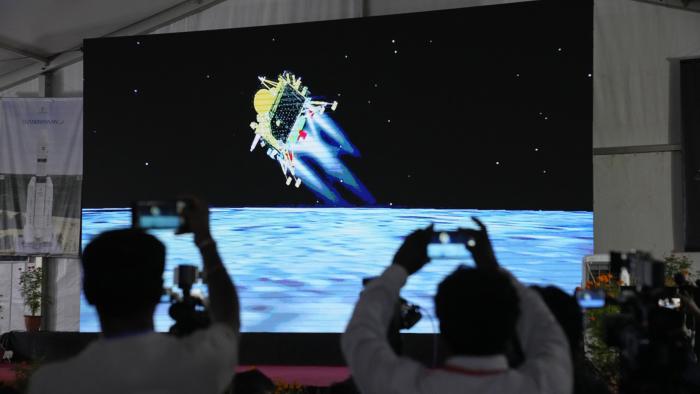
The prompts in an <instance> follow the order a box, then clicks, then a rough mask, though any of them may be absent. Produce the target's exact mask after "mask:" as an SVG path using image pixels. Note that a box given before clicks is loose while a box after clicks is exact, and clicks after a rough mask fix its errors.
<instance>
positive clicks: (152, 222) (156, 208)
mask: <svg viewBox="0 0 700 394" xmlns="http://www.w3.org/2000/svg"><path fill="white" fill-rule="evenodd" d="M186 207H187V200H159V201H134V202H133V203H132V204H131V225H132V227H134V228H140V229H143V230H169V229H172V230H174V231H175V232H176V233H177V234H182V233H187V232H190V229H189V225H188V223H187V220H185V217H184V215H183V212H184V210H185V209H186Z"/></svg>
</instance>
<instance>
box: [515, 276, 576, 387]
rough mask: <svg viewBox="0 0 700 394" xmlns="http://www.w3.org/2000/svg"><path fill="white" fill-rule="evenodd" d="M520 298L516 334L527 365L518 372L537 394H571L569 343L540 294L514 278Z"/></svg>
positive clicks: (571, 369) (572, 384) (572, 383)
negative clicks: (535, 389) (528, 381)
mask: <svg viewBox="0 0 700 394" xmlns="http://www.w3.org/2000/svg"><path fill="white" fill-rule="evenodd" d="M513 286H515V289H516V291H517V292H518V297H520V319H518V325H517V331H518V339H519V340H520V345H521V347H522V349H523V353H524V355H525V362H524V363H523V365H521V366H520V367H519V368H518V369H517V371H518V372H519V373H522V374H523V375H524V376H525V378H526V379H528V380H530V381H531V382H532V383H533V384H534V386H535V387H536V388H537V392H538V393H571V392H572V391H573V386H574V381H573V365H572V362H571V354H570V349H569V342H568V340H567V339H566V336H565V335H564V331H563V330H562V329H561V327H560V326H559V323H557V321H556V319H555V318H554V316H553V315H552V313H551V312H550V310H549V308H548V307H547V305H546V304H545V303H544V301H542V298H541V297H540V295H539V294H538V293H537V292H535V291H534V290H532V289H529V288H527V287H525V286H523V284H521V283H520V282H518V281H517V280H516V279H515V278H513Z"/></svg>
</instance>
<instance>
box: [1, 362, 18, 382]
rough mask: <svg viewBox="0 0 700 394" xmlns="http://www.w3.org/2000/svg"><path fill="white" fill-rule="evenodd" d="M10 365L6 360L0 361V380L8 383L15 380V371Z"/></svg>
mask: <svg viewBox="0 0 700 394" xmlns="http://www.w3.org/2000/svg"><path fill="white" fill-rule="evenodd" d="M12 365H13V364H10V363H7V362H2V363H0V382H3V383H8V384H9V383H13V382H14V381H15V371H14V369H13V368H12Z"/></svg>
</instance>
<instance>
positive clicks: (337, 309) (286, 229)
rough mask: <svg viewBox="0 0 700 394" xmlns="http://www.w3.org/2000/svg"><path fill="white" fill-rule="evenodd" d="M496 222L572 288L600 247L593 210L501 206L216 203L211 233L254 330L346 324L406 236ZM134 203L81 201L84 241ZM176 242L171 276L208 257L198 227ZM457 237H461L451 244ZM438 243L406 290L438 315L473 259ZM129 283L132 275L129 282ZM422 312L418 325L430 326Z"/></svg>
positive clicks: (161, 312) (163, 315) (534, 280)
mask: <svg viewBox="0 0 700 394" xmlns="http://www.w3.org/2000/svg"><path fill="white" fill-rule="evenodd" d="M471 216H478V217H479V218H481V219H482V220H483V221H484V222H485V223H486V224H487V225H488V228H489V232H490V235H491V238H492V240H493V244H494V247H495V249H496V253H497V256H498V258H499V260H500V262H501V263H502V264H503V265H504V266H505V267H507V268H508V269H509V270H511V272H513V274H515V275H516V276H517V277H518V278H519V279H520V280H522V281H524V282H526V283H528V284H541V285H555V286H558V287H560V288H562V289H564V290H565V291H567V292H572V291H573V290H574V288H575V287H576V286H578V285H579V284H580V282H581V261H582V259H583V257H584V256H585V255H588V254H591V253H592V252H593V214H592V213H591V212H567V211H497V210H453V209H387V208H215V209H212V213H211V225H212V232H213V235H214V237H215V239H216V241H217V243H218V245H219V251H220V253H221V255H222V258H223V260H224V262H225V264H226V267H227V269H228V271H229V273H231V275H232V277H233V278H234V279H235V282H236V285H237V287H238V291H239V294H240V299H241V314H242V324H243V330H244V331H246V332H309V333H319V332H342V331H343V330H344V329H345V325H346V324H347V321H348V319H349V316H350V313H351V311H352V308H353V306H354V304H355V301H356V300H357V295H358V294H359V292H360V291H361V288H362V278H363V277H367V276H374V275H379V274H380V273H381V272H382V270H383V269H384V268H385V267H386V266H387V265H388V264H389V263H390V262H391V259H392V256H393V254H394V252H395V251H396V249H397V248H398V247H399V246H400V244H401V242H402V240H403V237H404V236H405V235H406V234H408V233H410V232H411V231H413V230H415V229H417V228H420V227H425V226H427V225H428V224H430V223H435V224H436V226H437V227H438V228H441V229H456V228H457V227H460V226H461V227H473V223H472V221H471V219H470V217H471ZM130 223H131V214H130V211H129V210H128V209H85V210H83V233H82V244H83V247H84V246H85V245H86V244H87V243H88V242H89V241H90V240H91V239H92V238H93V237H95V236H96V235H97V234H99V233H100V232H102V231H105V230H109V229H115V228H124V227H128V226H129V225H130ZM154 233H155V234H156V236H158V237H159V238H160V239H161V240H162V241H163V242H164V243H165V244H166V245H167V248H168V256H167V267H166V273H165V283H166V285H170V284H171V283H172V270H173V268H174V267H175V266H177V265H178V264H200V258H199V256H198V252H197V249H196V248H195V247H194V245H193V243H192V238H191V235H189V236H188V235H180V236H175V235H174V234H172V232H171V231H157V232H154ZM452 246H454V245H452ZM438 249H439V250H435V249H431V251H430V252H431V253H432V254H433V255H435V256H441V255H443V254H444V255H446V258H436V260H435V261H433V262H431V263H430V264H428V265H427V266H426V267H425V268H424V269H422V270H421V271H420V272H419V273H418V274H416V275H414V276H412V277H411V278H410V280H409V281H408V284H407V285H406V287H405V288H404V289H403V291H402V296H403V297H404V298H406V299H407V300H409V301H410V302H412V303H417V304H419V305H420V306H422V307H423V308H425V309H426V310H427V311H428V312H430V313H431V314H432V310H433V301H432V298H433V295H434V292H435V289H436V286H437V284H438V283H439V282H440V280H441V279H442V278H443V277H444V276H445V275H447V274H449V273H450V272H451V271H452V270H454V269H455V268H456V267H457V265H458V264H460V263H462V262H464V263H466V264H467V265H469V264H471V258H470V256H468V254H467V253H466V250H464V248H461V249H459V248H458V249H456V250H455V249H454V248H452V249H450V248H449V247H445V248H438ZM125 287H126V288H128V282H125ZM168 306H169V305H168V303H167V300H165V299H164V300H163V303H162V304H160V306H159V307H158V308H157V311H156V328H157V329H158V330H160V331H167V329H168V327H169V326H170V325H171V324H172V320H171V319H170V318H169V317H168V315H167V309H168ZM436 324H437V323H436V322H434V321H433V320H431V319H430V318H428V317H427V316H426V317H424V318H423V319H422V320H421V321H420V322H419V323H418V324H417V325H416V326H415V327H414V328H413V329H412V330H410V331H409V332H411V333H432V332H434V330H435V326H434V325H436ZM80 330H81V331H98V330H99V325H98V320H97V316H96V314H95V311H94V310H93V309H92V308H90V306H89V305H87V303H85V302H84V300H83V302H82V305H81V316H80Z"/></svg>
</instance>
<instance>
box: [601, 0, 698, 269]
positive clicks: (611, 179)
mask: <svg viewBox="0 0 700 394" xmlns="http://www.w3.org/2000/svg"><path fill="white" fill-rule="evenodd" d="M593 47H594V48H593V53H594V55H593V61H594V67H593V70H594V76H593V77H594V78H593V94H594V99H593V108H594V109H593V146H594V148H611V147H612V148H619V149H612V151H613V152H614V151H615V150H617V151H618V152H619V153H620V154H601V152H602V150H601V149H595V152H598V153H597V154H596V155H595V156H594V159H593V162H594V167H593V177H594V234H595V235H594V236H595V250H596V252H597V253H605V252H608V251H609V250H627V249H639V250H648V251H650V252H652V253H653V254H654V255H655V256H656V257H659V258H661V257H663V256H665V255H667V254H669V253H671V252H678V251H682V248H683V244H682V232H683V210H682V209H683V208H682V206H683V195H682V193H683V190H682V183H683V178H682V177H683V172H682V163H681V152H680V151H679V150H678V149H679V146H680V145H679V144H680V143H681V134H680V102H679V101H680V79H679V69H678V64H679V59H680V58H685V57H692V56H698V55H700V13H697V12H691V11H685V10H680V9H674V8H668V7H662V6H658V5H654V4H649V3H642V2H637V1H631V0H597V1H596V2H595V10H594V44H593ZM650 145H658V146H657V147H651V149H649V150H652V152H649V153H629V152H631V151H632V150H631V149H629V148H628V147H638V146H646V147H649V146H650ZM691 257H695V256H691Z"/></svg>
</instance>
